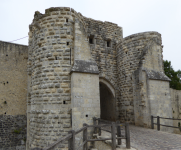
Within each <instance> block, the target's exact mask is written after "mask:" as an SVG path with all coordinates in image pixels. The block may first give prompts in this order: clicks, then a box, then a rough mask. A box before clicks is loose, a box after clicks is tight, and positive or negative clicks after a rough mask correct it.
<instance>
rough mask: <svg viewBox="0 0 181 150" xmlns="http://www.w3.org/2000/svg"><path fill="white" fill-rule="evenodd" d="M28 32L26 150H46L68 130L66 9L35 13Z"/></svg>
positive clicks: (70, 35) (68, 32)
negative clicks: (34, 149) (33, 149)
mask: <svg viewBox="0 0 181 150" xmlns="http://www.w3.org/2000/svg"><path fill="white" fill-rule="evenodd" d="M29 28H30V31H29V56H28V75H29V79H28V83H29V85H28V101H27V104H28V112H27V115H28V127H27V130H28V131H27V132H28V134H27V137H28V139H27V149H31V148H43V147H46V146H47V145H49V144H50V143H53V142H55V141H56V140H57V139H58V138H60V137H62V136H64V135H66V134H67V131H68V130H71V115H70V113H71V110H70V99H71V96H70V68H71V64H72V59H73V57H72V53H71V52H72V48H73V18H72V16H71V12H70V8H67V7H59V8H49V9H46V11H45V14H41V13H39V12H38V11H37V12H35V15H34V19H33V22H32V24H31V25H30V26H29ZM62 147H64V145H62Z"/></svg>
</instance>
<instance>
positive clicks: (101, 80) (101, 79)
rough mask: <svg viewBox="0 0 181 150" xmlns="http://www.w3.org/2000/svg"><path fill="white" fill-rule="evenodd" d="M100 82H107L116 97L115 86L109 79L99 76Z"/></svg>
mask: <svg viewBox="0 0 181 150" xmlns="http://www.w3.org/2000/svg"><path fill="white" fill-rule="evenodd" d="M99 82H100V83H103V84H105V85H106V86H107V87H108V89H109V90H110V91H111V93H112V94H113V96H114V97H116V92H115V88H114V86H113V85H112V84H111V83H110V82H109V81H108V80H106V79H104V78H99Z"/></svg>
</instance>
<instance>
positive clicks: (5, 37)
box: [0, 0, 181, 70]
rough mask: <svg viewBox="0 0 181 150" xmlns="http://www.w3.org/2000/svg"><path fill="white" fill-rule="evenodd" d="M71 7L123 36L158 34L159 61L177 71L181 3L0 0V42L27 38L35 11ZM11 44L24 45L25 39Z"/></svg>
mask: <svg viewBox="0 0 181 150" xmlns="http://www.w3.org/2000/svg"><path fill="white" fill-rule="evenodd" d="M62 6H65V7H71V8H73V9H75V10H76V11H77V12H80V13H82V15H83V16H86V17H88V18H93V19H96V20H101V21H109V22H113V23H116V24H118V25H119V26H121V27H123V37H126V36H129V35H131V34H135V33H138V32H146V31H157V32H159V33H161V34H162V41H163V45H164V48H163V59H164V60H169V61H171V63H172V66H173V68H174V69H175V70H178V69H181V59H180V57H181V48H180V44H181V42H180V41H181V0H0V40H1V41H7V42H11V41H13V40H16V39H19V38H22V37H26V36H28V32H29V24H31V22H32V20H33V16H34V12H35V11H40V12H41V13H45V9H47V8H50V7H62ZM14 43H18V44H23V45H28V38H24V39H22V40H18V41H15V42H14Z"/></svg>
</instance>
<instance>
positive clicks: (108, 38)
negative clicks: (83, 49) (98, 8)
mask: <svg viewBox="0 0 181 150" xmlns="http://www.w3.org/2000/svg"><path fill="white" fill-rule="evenodd" d="M84 20H85V22H86V25H87V34H88V37H89V39H90V38H93V42H92V43H90V48H91V55H92V58H93V59H94V60H95V61H96V64H97V66H98V69H99V77H100V79H103V80H105V81H107V82H108V83H109V84H110V85H111V86H112V87H113V88H114V90H115V95H114V103H115V106H116V108H115V109H116V110H115V111H116V116H115V118H116V119H118V116H119V109H120V108H119V102H120V101H121V99H120V89H119V86H118V72H117V51H116V44H118V42H120V41H122V38H123V31H122V27H119V26H118V25H117V24H114V23H111V22H102V21H98V20H94V19H91V18H85V19H84Z"/></svg>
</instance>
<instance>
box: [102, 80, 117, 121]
mask: <svg viewBox="0 0 181 150" xmlns="http://www.w3.org/2000/svg"><path fill="white" fill-rule="evenodd" d="M99 90H100V117H101V119H105V120H110V121H115V120H116V118H115V117H116V115H115V114H116V113H115V110H116V107H115V90H114V88H113V87H112V85H111V84H110V83H109V82H107V81H106V80H104V79H100V80H99Z"/></svg>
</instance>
